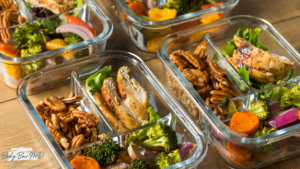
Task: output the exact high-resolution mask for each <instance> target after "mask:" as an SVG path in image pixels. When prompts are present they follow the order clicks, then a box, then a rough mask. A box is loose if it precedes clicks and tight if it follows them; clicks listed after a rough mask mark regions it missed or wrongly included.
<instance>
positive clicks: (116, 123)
mask: <svg viewBox="0 0 300 169" xmlns="http://www.w3.org/2000/svg"><path fill="white" fill-rule="evenodd" d="M93 97H94V99H95V100H96V101H97V102H98V103H99V107H100V110H101V111H102V112H103V114H104V116H105V117H106V119H107V120H108V121H109V122H110V124H111V125H112V127H113V128H114V129H115V130H116V131H118V132H125V131H127V130H128V129H127V128H126V127H125V126H124V124H123V123H122V121H120V120H119V119H118V118H117V117H116V116H115V114H114V113H113V112H112V111H111V110H110V108H108V107H107V104H106V103H105V101H104V100H103V97H102V95H101V94H100V93H98V92H96V93H95V94H94V95H93Z"/></svg>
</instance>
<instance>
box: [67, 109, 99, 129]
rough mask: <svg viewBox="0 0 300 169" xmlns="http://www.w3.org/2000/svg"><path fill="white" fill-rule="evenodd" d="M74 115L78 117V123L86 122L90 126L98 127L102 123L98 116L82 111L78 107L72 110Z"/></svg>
mask: <svg viewBox="0 0 300 169" xmlns="http://www.w3.org/2000/svg"><path fill="white" fill-rule="evenodd" d="M72 115H73V116H75V117H78V123H80V124H86V125H87V126H89V127H96V126H97V125H98V124H99V123H100V120H99V119H98V118H96V117H94V116H93V115H91V114H89V113H87V112H84V111H80V110H78V109H75V110H74V111H73V112H72Z"/></svg>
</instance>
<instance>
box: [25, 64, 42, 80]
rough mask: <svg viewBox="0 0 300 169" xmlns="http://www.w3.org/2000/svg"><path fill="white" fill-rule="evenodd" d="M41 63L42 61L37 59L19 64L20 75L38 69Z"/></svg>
mask: <svg viewBox="0 0 300 169" xmlns="http://www.w3.org/2000/svg"><path fill="white" fill-rule="evenodd" d="M43 65H44V61H39V60H37V61H33V62H28V63H23V64H22V65H21V77H22V78H24V77H25V76H27V75H29V74H30V73H33V72H35V71H38V70H40V69H41V67H42V66H43Z"/></svg>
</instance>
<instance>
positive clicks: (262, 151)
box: [254, 127, 279, 154]
mask: <svg viewBox="0 0 300 169" xmlns="http://www.w3.org/2000/svg"><path fill="white" fill-rule="evenodd" d="M275 131H277V129H275V128H267V127H264V129H263V130H262V131H257V132H256V133H255V135H254V138H257V137H262V136H265V135H268V134H270V133H273V132H275ZM278 143H279V142H275V143H271V144H267V145H265V146H260V147H256V151H257V152H258V153H260V154H268V153H270V152H271V151H273V150H275V149H276V148H277V147H278V145H279V144H278Z"/></svg>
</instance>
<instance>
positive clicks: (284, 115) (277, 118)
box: [266, 108, 299, 129]
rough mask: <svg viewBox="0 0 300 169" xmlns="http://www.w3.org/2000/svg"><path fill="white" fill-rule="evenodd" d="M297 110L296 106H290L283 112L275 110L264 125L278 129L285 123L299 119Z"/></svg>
mask: <svg viewBox="0 0 300 169" xmlns="http://www.w3.org/2000/svg"><path fill="white" fill-rule="evenodd" d="M298 110H299V109H298V108H292V109H289V110H286V111H283V112H277V113H275V114H273V115H272V118H270V119H269V120H268V121H266V125H267V126H268V127H270V128H276V129H278V128H280V127H283V126H285V125H288V124H291V123H294V122H297V121H299V117H298Z"/></svg>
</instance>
